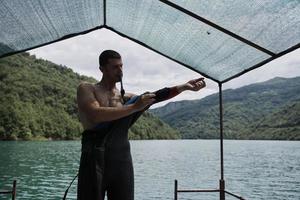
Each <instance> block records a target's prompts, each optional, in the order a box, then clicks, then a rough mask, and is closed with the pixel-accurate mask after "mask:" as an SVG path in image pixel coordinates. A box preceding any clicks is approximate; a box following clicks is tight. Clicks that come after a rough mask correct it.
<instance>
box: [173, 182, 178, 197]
mask: <svg viewBox="0 0 300 200" xmlns="http://www.w3.org/2000/svg"><path fill="white" fill-rule="evenodd" d="M177 190H178V182H177V180H175V188H174V200H177Z"/></svg>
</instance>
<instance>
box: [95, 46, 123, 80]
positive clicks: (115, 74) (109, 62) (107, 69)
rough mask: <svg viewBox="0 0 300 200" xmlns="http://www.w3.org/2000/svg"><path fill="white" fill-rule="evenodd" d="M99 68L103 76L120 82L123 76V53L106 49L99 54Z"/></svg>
mask: <svg viewBox="0 0 300 200" xmlns="http://www.w3.org/2000/svg"><path fill="white" fill-rule="evenodd" d="M99 65H100V66H99V69H100V71H101V72H102V73H103V76H106V77H107V78H109V79H111V80H112V81H115V82H119V81H120V77H122V75H123V73H122V67H123V63H122V58H121V55H120V54H119V53H118V52H116V51H113V50H105V51H103V52H102V53H101V54H100V56H99Z"/></svg>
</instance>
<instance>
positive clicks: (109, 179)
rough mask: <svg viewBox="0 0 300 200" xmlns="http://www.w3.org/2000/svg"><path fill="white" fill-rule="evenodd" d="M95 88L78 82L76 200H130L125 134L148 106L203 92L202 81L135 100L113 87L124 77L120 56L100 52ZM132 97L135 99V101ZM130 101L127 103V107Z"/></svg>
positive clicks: (130, 176) (131, 186)
mask: <svg viewBox="0 0 300 200" xmlns="http://www.w3.org/2000/svg"><path fill="white" fill-rule="evenodd" d="M99 64H100V67H99V68H100V71H101V72H102V73H103V76H102V79H101V81H100V82H99V83H96V84H90V83H81V84H80V85H79V86H78V90H77V103H78V110H79V117H80V121H81V123H82V125H83V128H84V132H83V134H82V154H81V159H80V168H79V176H78V191H77V192H78V194H77V197H78V199H79V200H103V199H104V196H105V191H107V196H108V200H133V199H134V179H133V166H132V159H131V154H130V144H129V141H128V129H129V128H130V127H131V126H132V125H133V123H134V122H135V121H136V120H137V119H138V118H139V116H140V115H141V114H142V113H143V112H144V111H145V110H146V109H148V108H149V107H150V106H151V105H152V104H154V103H157V102H160V101H164V100H166V99H170V98H172V97H174V96H176V95H178V94H179V93H181V92H183V91H185V90H191V91H199V90H200V89H201V88H203V87H205V82H204V79H203V78H199V79H194V80H191V81H189V82H187V83H185V84H182V85H177V86H174V87H171V88H163V89H161V90H158V91H156V92H154V93H149V92H148V93H144V94H142V95H140V96H137V95H134V94H130V93H125V95H124V97H122V95H121V93H120V91H119V90H118V89H117V88H116V83H117V82H120V81H121V79H122V75H123V63H122V59H121V56H120V54H119V53H117V52H115V51H113V50H106V51H103V52H102V53H101V54H100V56H99ZM134 97H135V98H134ZM130 102H131V103H130Z"/></svg>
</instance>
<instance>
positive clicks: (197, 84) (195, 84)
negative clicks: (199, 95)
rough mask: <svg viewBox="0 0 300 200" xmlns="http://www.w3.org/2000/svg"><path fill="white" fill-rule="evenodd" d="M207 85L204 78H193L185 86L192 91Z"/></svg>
mask: <svg viewBox="0 0 300 200" xmlns="http://www.w3.org/2000/svg"><path fill="white" fill-rule="evenodd" d="M205 86H206V83H205V82H204V78H198V79H193V80H190V81H189V82H187V83H186V84H185V88H186V89H187V90H191V91H199V90H200V89H202V88H204V87H205Z"/></svg>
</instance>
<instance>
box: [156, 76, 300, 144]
mask: <svg viewBox="0 0 300 200" xmlns="http://www.w3.org/2000/svg"><path fill="white" fill-rule="evenodd" d="M223 108H224V135H225V138H228V139H282V140H299V139H300V77H296V78H279V77H277V78H274V79H271V80H269V81H266V82H263V83H257V84H251V85H248V86H244V87H241V88H238V89H229V90H225V91H223ZM151 112H152V113H153V114H155V115H157V116H159V117H160V118H161V119H162V120H163V121H165V122H166V123H168V124H170V125H171V126H172V127H174V128H177V129H179V131H180V132H181V135H182V138H219V99H218V94H213V95H210V96H207V97H205V98H203V99H201V100H193V101H181V102H174V103H169V104H167V105H165V106H163V107H160V108H156V109H153V110H151Z"/></svg>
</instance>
